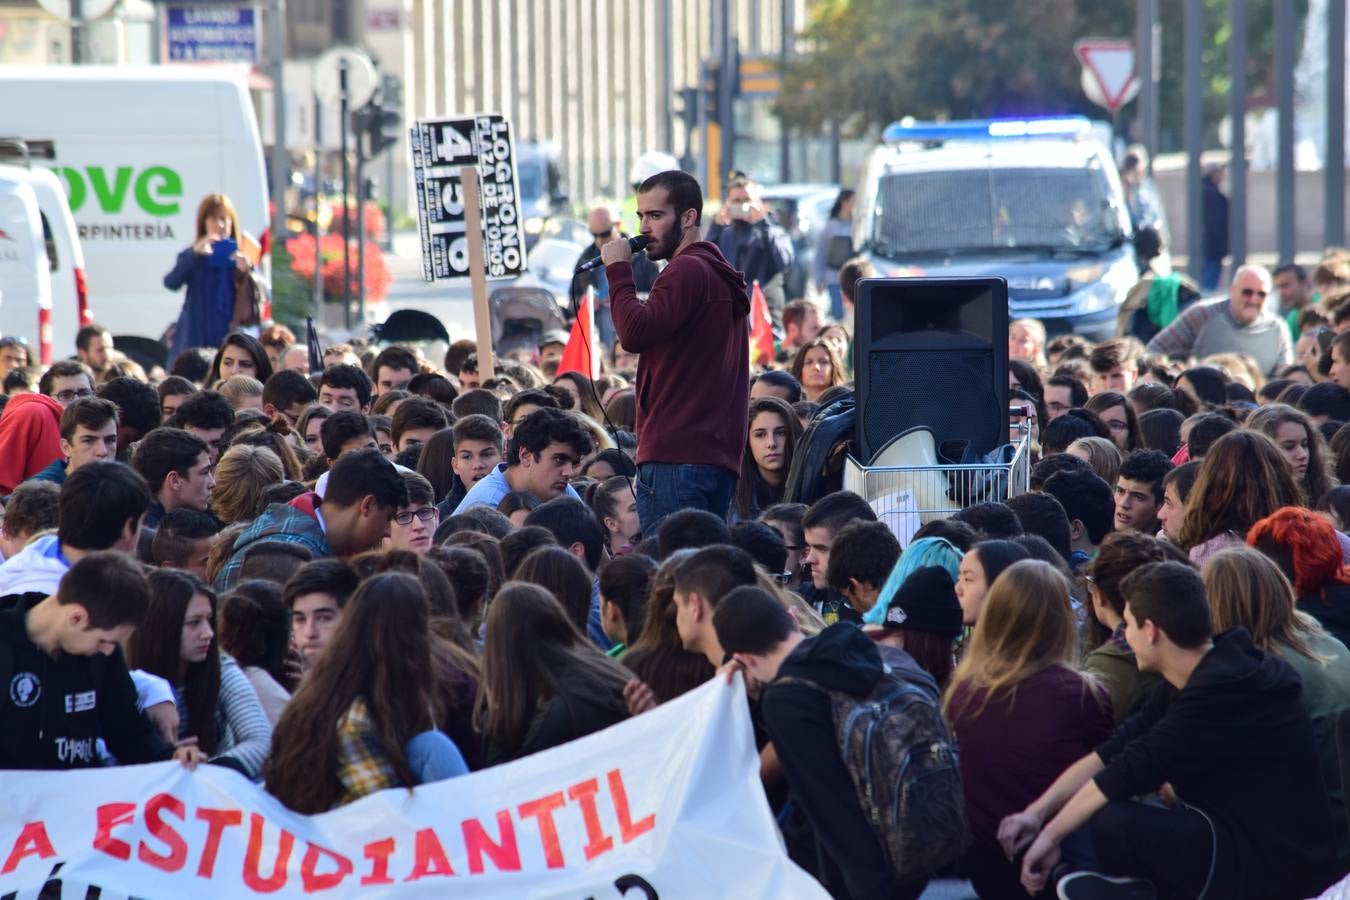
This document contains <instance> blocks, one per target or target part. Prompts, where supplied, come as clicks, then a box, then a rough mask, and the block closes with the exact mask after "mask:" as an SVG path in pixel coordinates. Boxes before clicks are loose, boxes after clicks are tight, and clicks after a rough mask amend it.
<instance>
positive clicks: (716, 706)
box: [0, 679, 827, 900]
mask: <svg viewBox="0 0 1350 900" xmlns="http://www.w3.org/2000/svg"><path fill="white" fill-rule="evenodd" d="M758 771H759V766H758V759H757V757H756V755H755V753H754V741H753V736H752V733H751V727H750V717H749V711H748V709H747V707H746V703H745V699H744V695H743V691H742V688H741V687H740V685H739V683H738V684H737V685H735V686H733V687H728V686H726V685H725V684H724V683H723V682H722V681H721V680H720V679H715V680H714V681H712V682H709V683H708V684H706V685H704V686H703V687H701V688H699V689H698V690H696V691H693V692H691V693H689V694H687V695H685V696H684V697H681V698H679V699H677V700H675V701H673V702H671V703H667V704H665V705H663V706H661V707H659V708H658V709H656V710H655V711H653V712H649V713H646V714H645V715H642V716H639V717H637V718H636V719H632V720H629V721H627V722H624V723H623V724H620V725H616V726H614V727H613V728H610V729H608V730H606V731H603V732H600V733H598V734H594V735H591V736H589V737H586V738H583V739H581V740H579V741H575V742H573V743H571V744H567V745H565V746H563V747H559V748H557V749H554V750H550V751H547V752H545V753H540V754H538V755H536V756H532V757H528V758H526V759H522V760H519V761H517V762H513V763H509V764H507V765H503V766H499V767H497V768H494V769H489V770H486V771H483V772H478V773H475V774H472V775H468V776H465V777H463V778H457V779H454V780H451V781H445V782H440V783H437V784H432V785H427V786H424V787H419V788H417V789H416V790H414V791H412V792H411V793H409V792H408V791H406V790H390V791H381V792H380V793H378V794H375V795H372V796H369V797H365V798H363V799H361V800H359V801H357V802H356V803H352V804H350V805H348V806H345V807H342V808H341V809H337V810H334V811H332V812H328V813H324V814H322V815H317V816H300V815H296V814H294V813H291V812H289V811H288V810H286V809H285V808H284V807H283V806H282V805H281V804H280V803H278V802H277V801H276V800H274V799H272V797H270V796H269V795H267V794H266V793H264V792H263V791H262V790H261V788H259V787H257V786H255V785H253V784H252V783H250V782H248V781H247V780H246V779H244V778H243V777H242V776H240V775H238V774H236V773H235V772H232V771H229V770H226V769H220V768H216V767H214V766H202V767H200V768H199V769H198V770H197V771H196V772H195V773H190V772H187V771H186V770H184V769H183V768H182V767H181V766H179V765H178V764H177V763H157V764H154V765H148V766H130V767H125V768H120V769H103V770H80V771H70V772H3V773H0V798H3V800H0V804H3V805H2V806H0V860H3V862H2V863H0V895H6V896H14V894H13V893H12V892H17V894H18V898H19V900H28V898H35V897H37V895H38V892H39V890H40V889H41V888H42V886H43V884H44V882H46V881H47V880H48V879H49V878H55V879H60V881H61V882H62V890H61V893H60V894H59V896H62V897H65V898H84V897H85V891H86V888H87V887H88V886H97V887H98V888H100V889H101V891H102V893H101V898H102V900H120V898H123V897H128V896H130V897H137V898H149V900H157V898H183V897H200V898H215V897H230V898H235V897H254V896H263V895H266V896H269V897H277V898H284V897H306V896H315V895H319V896H324V897H357V896H360V897H386V896H388V897H446V896H454V897H456V898H470V897H512V898H517V897H520V898H525V897H529V898H557V900H564V898H565V900H573V898H575V900H588V898H589V900H621V898H622V900H655V898H658V897H659V898H673V897H697V898H712V897H728V898H733V897H734V898H751V897H764V898H797V897H802V898H825V897H827V895H826V893H825V892H824V890H823V889H822V888H821V887H820V886H819V885H818V884H817V883H816V882H815V880H814V879H812V878H811V877H810V876H809V875H807V874H806V873H805V872H803V871H802V870H801V869H799V868H797V867H796V866H794V865H793V864H792V863H791V862H789V861H788V859H787V857H786V855H785V854H784V853H783V850H782V845H781V842H780V840H779V836H778V831H777V828H776V827H775V825H774V821H773V816H772V814H771V812H770V810H769V806H768V803H767V801H766V800H765V798H764V792H763V790H762V789H761V788H760V784H759V774H758ZM54 870H55V871H54ZM44 896H57V895H56V894H51V895H44Z"/></svg>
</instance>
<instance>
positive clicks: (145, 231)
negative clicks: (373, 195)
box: [0, 66, 268, 356]
mask: <svg viewBox="0 0 1350 900" xmlns="http://www.w3.org/2000/svg"><path fill="white" fill-rule="evenodd" d="M5 138H18V139H21V140H24V141H26V142H28V143H29V144H30V146H44V147H46V148H47V154H46V155H45V158H43V157H44V155H43V154H35V159H34V165H43V166H47V167H48V168H50V169H51V170H52V171H53V172H55V173H56V174H57V175H58V176H59V177H60V179H61V181H62V182H63V183H64V186H65V190H66V195H67V197H68V199H69V202H70V210H71V212H72V213H73V214H74V217H75V223H76V225H77V227H78V231H79V238H80V243H81V245H82V246H83V249H84V256H85V261H86V264H87V266H88V282H89V308H90V312H91V313H92V315H93V318H94V320H95V321H97V322H99V323H100V324H102V325H104V326H106V327H107V328H108V329H109V330H110V331H111V332H112V333H113V335H114V336H116V335H118V334H124V335H139V336H145V337H153V338H159V337H161V336H162V335H163V333H164V330H165V329H166V328H167V327H168V326H169V325H171V324H173V322H174V321H175V320H176V319H177V317H178V312H179V310H180V309H181V307H182V303H183V294H182V292H181V291H180V292H177V293H175V292H171V291H169V290H167V289H166V288H165V287H164V284H163V279H164V275H165V274H166V273H168V272H169V270H170V269H172V268H173V265H174V260H175V259H176V257H177V255H178V253H179V252H180V251H182V250H183V249H184V248H186V247H188V246H189V245H190V244H192V242H193V240H194V239H195V237H196V217H197V206H198V204H199V203H200V202H201V199H202V198H203V197H205V196H206V195H207V194H211V193H223V194H226V195H227V196H229V198H230V200H231V201H232V202H233V203H234V207H235V210H236V211H237V213H238V215H239V226H240V228H241V229H242V230H244V231H247V232H249V233H250V234H252V235H254V236H256V237H259V238H262V237H263V236H264V235H266V233H267V226H268V210H267V173H266V169H265V168H264V166H263V155H262V144H261V142H260V141H259V138H258V125H257V119H256V117H255V114H254V109H253V104H252V102H251V100H250V98H249V94H248V87H247V84H246V82H245V80H244V75H243V74H242V73H237V72H235V71H233V70H227V69H211V68H208V69H198V68H195V67H191V66H0V140H2V139H5ZM72 339H73V332H72ZM68 343H69V342H65V343H61V344H58V347H57V350H58V353H59V354H60V355H62V356H64V355H66V354H67V353H69V352H72V350H73V345H72V347H71V350H68V349H67V347H66V344H68Z"/></svg>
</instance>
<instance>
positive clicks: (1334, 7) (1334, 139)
mask: <svg viewBox="0 0 1350 900" xmlns="http://www.w3.org/2000/svg"><path fill="white" fill-rule="evenodd" d="M1326 148H1327V149H1326V153H1325V154H1324V161H1323V164H1322V177H1323V179H1324V182H1323V186H1322V189H1323V191H1324V192H1325V195H1326V201H1325V206H1326V217H1325V221H1326V228H1325V230H1324V232H1323V234H1322V246H1324V247H1339V246H1341V245H1342V244H1344V243H1345V3H1344V2H1339V3H1328V4H1327V135H1326Z"/></svg>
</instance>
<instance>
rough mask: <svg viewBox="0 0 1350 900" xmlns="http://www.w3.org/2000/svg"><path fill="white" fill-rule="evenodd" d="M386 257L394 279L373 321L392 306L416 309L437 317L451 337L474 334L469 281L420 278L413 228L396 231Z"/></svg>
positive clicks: (458, 338) (420, 252)
mask: <svg viewBox="0 0 1350 900" xmlns="http://www.w3.org/2000/svg"><path fill="white" fill-rule="evenodd" d="M385 261H386V262H387V263H388V266H389V271H390V274H392V275H393V276H394V283H393V284H392V285H390V287H389V295H388V296H387V297H386V298H385V301H384V303H383V304H381V305H382V306H383V307H384V309H383V310H372V315H373V318H374V319H375V321H383V319H384V318H385V317H386V316H387V315H388V314H389V313H392V312H394V311H395V310H399V309H417V310H421V311H422V312H426V313H430V314H431V315H433V316H435V317H436V318H438V319H440V320H441V323H442V324H444V325H445V330H446V331H448V332H450V339H451V340H452V341H457V340H460V339H461V338H473V336H474V330H473V300H472V297H471V296H470V292H469V283H468V281H467V280H465V281H463V282H457V281H436V282H431V283H428V282H426V281H423V280H422V251H421V245H420V239H419V237H418V234H417V232H416V231H403V232H395V233H394V252H393V253H391V254H386V256H385ZM490 286H491V283H489V287H490Z"/></svg>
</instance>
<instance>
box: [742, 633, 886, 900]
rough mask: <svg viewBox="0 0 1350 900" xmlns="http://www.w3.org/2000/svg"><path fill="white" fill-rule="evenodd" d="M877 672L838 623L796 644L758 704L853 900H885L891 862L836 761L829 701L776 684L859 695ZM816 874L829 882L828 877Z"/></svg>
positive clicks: (865, 643)
mask: <svg viewBox="0 0 1350 900" xmlns="http://www.w3.org/2000/svg"><path fill="white" fill-rule="evenodd" d="M882 674H883V668H882V662H881V653H880V651H879V650H877V647H876V645H875V644H874V643H872V641H871V639H870V638H868V637H867V636H866V635H864V634H863V633H862V631H860V630H859V629H858V628H856V627H855V626H853V625H848V624H844V623H839V624H835V625H831V626H830V627H828V628H826V629H825V630H824V631H822V632H821V633H820V634H819V635H817V636H816V637H813V638H807V639H806V640H804V641H802V642H801V643H800V644H798V645H797V647H796V648H795V649H793V651H792V652H791V653H789V654H788V656H787V658H786V659H784V660H783V663H782V665H781V666H779V668H778V676H777V678H776V679H775V680H774V681H772V682H770V683H769V685H768V687H767V688H765V690H764V694H763V696H762V698H761V700H760V712H761V714H762V716H763V720H764V727H765V728H766V729H767V731H768V732H769V737H770V739H771V740H772V741H773V746H774V751H775V752H776V753H777V754H778V760H779V762H780V763H781V764H782V766H783V773H784V774H785V775H786V776H787V781H788V787H789V789H790V790H791V792H792V798H793V799H794V800H795V801H796V802H797V804H798V805H799V806H800V807H801V809H802V812H804V813H805V814H806V819H807V821H808V822H809V823H810V824H811V830H812V831H813V832H815V836H816V840H817V842H818V843H819V844H820V845H821V846H822V847H823V848H824V850H825V853H826V855H827V856H828V857H829V858H830V860H831V861H832V862H833V863H834V864H835V865H836V866H837V867H838V869H839V873H840V874H841V875H842V876H843V880H844V883H845V885H846V886H847V896H849V897H852V898H854V900H859V898H864V897H889V896H891V894H892V893H893V890H894V885H893V884H892V880H891V867H890V863H889V862H888V861H887V858H886V852H885V850H884V849H883V848H882V846H881V842H880V841H879V840H878V839H877V836H876V833H875V832H874V831H873V830H872V827H871V826H870V825H869V824H868V823H867V819H866V818H865V817H864V815H863V811H862V807H861V806H860V805H859V804H858V802H857V800H856V796H857V794H856V791H855V788H854V785H853V779H852V777H851V776H850V775H849V772H848V768H847V767H846V766H845V765H844V760H843V757H842V756H841V755H840V751H839V736H838V735H837V734H836V732H835V725H834V714H833V712H832V710H831V705H830V698H829V695H827V694H825V693H823V692H822V691H818V690H815V689H813V688H810V687H808V686H806V685H803V684H793V683H787V684H784V683H780V682H781V680H782V679H784V678H800V679H802V680H803V681H809V682H811V683H813V684H817V685H819V686H820V687H821V688H823V689H824V690H826V691H843V692H845V693H849V694H855V695H857V696H859V697H865V696H866V695H867V694H869V693H871V691H872V689H873V688H874V687H875V686H876V684H877V682H878V681H880V680H881V677H882ZM816 875H817V877H818V878H820V877H824V878H826V879H827V880H828V878H829V876H828V874H827V873H816ZM836 896H838V894H836Z"/></svg>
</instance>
